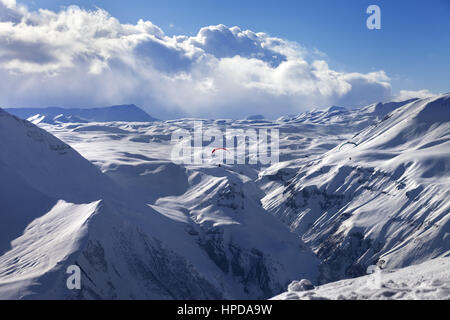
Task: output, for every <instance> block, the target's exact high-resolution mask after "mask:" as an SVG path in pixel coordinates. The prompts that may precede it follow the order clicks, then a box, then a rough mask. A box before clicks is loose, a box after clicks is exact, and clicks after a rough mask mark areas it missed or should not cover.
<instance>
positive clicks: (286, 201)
mask: <svg viewBox="0 0 450 320" xmlns="http://www.w3.org/2000/svg"><path fill="white" fill-rule="evenodd" d="M449 111H450V95H443V96H439V97H435V98H429V99H423V100H417V101H413V102H411V103H409V104H407V105H405V106H403V107H400V108H398V109H396V110H394V111H393V112H392V113H390V114H388V115H387V116H385V117H384V118H383V120H382V121H381V122H378V123H376V124H374V125H372V126H369V127H368V128H366V129H364V130H363V131H361V132H360V133H358V134H356V135H355V136H353V138H352V139H350V140H349V142H351V143H353V144H350V143H349V144H342V145H341V146H340V147H337V148H335V149H333V150H331V151H329V152H327V153H325V154H324V155H323V156H321V157H319V158H317V159H316V160H313V161H309V162H306V163H305V164H303V165H302V166H301V167H300V168H298V171H297V174H296V175H295V176H294V177H293V178H292V179H290V180H284V181H282V184H279V185H278V187H276V188H274V187H272V189H271V190H270V192H268V194H267V195H266V196H265V197H264V198H263V199H262V203H263V206H264V208H265V209H267V210H268V211H269V212H271V213H272V214H274V215H275V216H277V217H278V218H279V219H280V220H282V221H284V222H285V223H286V224H287V225H289V226H290V228H291V229H292V230H293V231H295V232H296V233H298V234H300V235H301V236H302V239H303V240H304V241H305V242H306V243H307V244H309V245H310V246H311V247H312V248H313V250H314V251H315V252H316V253H317V254H318V255H319V257H320V258H321V259H322V261H323V263H322V271H321V273H322V275H321V282H329V281H335V280H339V279H342V278H346V277H354V276H361V275H364V274H365V271H366V268H367V267H368V266H369V265H372V264H378V265H380V266H383V267H385V268H399V267H404V266H408V265H411V264H416V263H420V262H424V261H426V260H429V259H432V258H436V257H442V256H447V255H449V254H450V236H449V235H450V223H449V219H450V204H449V202H448V199H449V197H450V191H449V181H450V177H449V172H450V170H449V169H450V152H449V151H450V118H449V115H450V113H449ZM263 181H264V177H263V178H262V179H261V183H263Z"/></svg>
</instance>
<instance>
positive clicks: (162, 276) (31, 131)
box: [0, 111, 318, 299]
mask: <svg viewBox="0 0 450 320" xmlns="http://www.w3.org/2000/svg"><path fill="white" fill-rule="evenodd" d="M88 132H89V131H88ZM0 137H2V138H1V139H0V150H2V152H1V153H0V173H1V176H2V178H4V179H2V183H1V184H0V185H1V193H0V212H1V213H2V214H1V215H0V219H1V222H0V225H1V226H2V233H1V234H2V238H1V239H0V246H1V252H0V298H1V299H19V298H21V299H37V298H38V299H42V298H45V299H96V298H102V299H219V298H227V299H233V298H234V299H236V298H253V299H256V298H268V297H270V296H273V295H274V294H276V293H280V292H282V291H283V288H284V287H285V286H286V285H287V284H288V283H289V281H290V280H291V279H292V278H293V277H298V276H302V277H314V276H315V274H316V272H317V263H318V260H317V259H316V258H315V257H314V256H313V254H312V253H311V252H310V251H309V250H308V249H307V248H305V247H304V246H303V245H302V243H301V241H300V240H299V239H298V238H296V237H295V236H294V235H293V234H291V233H289V232H288V231H287V228H286V227H284V226H283V225H282V224H281V223H279V222H277V221H276V219H274V218H273V217H272V216H270V215H268V214H267V213H266V212H265V211H264V210H262V209H261V207H259V209H260V210H259V211H257V210H254V206H257V205H256V204H255V203H254V202H255V200H252V198H248V199H246V200H244V199H239V198H235V197H234V196H231V195H230V190H231V189H232V188H237V189H240V190H241V191H240V192H241V196H242V194H243V193H242V192H244V191H243V189H245V188H251V186H250V187H247V186H246V184H245V181H243V180H242V178H241V177H239V176H237V175H233V174H232V173H228V174H227V175H228V177H227V178H224V177H220V178H217V179H211V178H205V179H202V181H203V182H202V183H206V184H212V185H213V186H214V189H215V192H214V193H211V194H210V195H211V197H212V198H211V199H208V200H207V201H211V203H214V204H215V208H214V213H215V216H213V215H211V216H209V217H207V218H204V219H203V220H202V219H199V217H200V216H201V215H202V213H201V212H197V211H196V210H197V209H196V208H194V209H193V213H194V214H195V215H193V214H192V213H191V212H189V211H188V210H186V209H185V208H184V207H182V206H175V205H174V206H172V207H170V206H164V207H161V206H158V205H153V206H149V205H147V204H146V202H145V201H144V200H145V199H143V198H142V197H141V196H140V195H135V194H133V192H132V191H130V190H127V189H124V188H123V187H122V186H120V185H119V184H117V183H116V182H115V180H114V179H112V178H110V177H108V175H106V174H104V173H102V172H101V171H100V170H98V168H96V167H95V166H94V165H93V164H92V163H90V162H89V161H88V160H86V159H84V158H83V157H82V156H81V155H80V154H78V153H77V152H76V151H75V150H74V149H73V148H72V147H70V146H69V145H67V144H65V143H64V142H62V141H60V140H58V139H57V138H55V137H54V136H52V135H51V134H49V133H47V132H46V131H44V130H42V129H40V128H38V127H36V126H35V125H33V124H31V123H30V122H28V121H25V120H21V119H19V118H17V117H15V116H12V115H10V114H8V113H6V112H4V111H0ZM169 168H170V167H169ZM149 176H151V174H149ZM209 179H210V180H209ZM192 196H197V197H198V198H200V196H201V195H199V194H198V195H195V194H193V195H192ZM237 205H239V206H240V209H241V210H240V211H239V212H236V211H235V210H233V208H235V206H237ZM198 210H200V211H201V210H202V209H201V208H198ZM247 211H248V212H247ZM203 214H204V213H203ZM6 226H7V227H6ZM70 265H78V266H79V267H80V268H81V270H82V272H83V278H82V279H83V280H82V290H80V291H70V290H68V289H67V287H66V279H67V274H66V269H67V267H68V266H70Z"/></svg>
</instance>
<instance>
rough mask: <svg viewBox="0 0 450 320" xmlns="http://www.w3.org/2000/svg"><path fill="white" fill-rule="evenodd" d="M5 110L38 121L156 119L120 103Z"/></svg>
mask: <svg viewBox="0 0 450 320" xmlns="http://www.w3.org/2000/svg"><path fill="white" fill-rule="evenodd" d="M5 111H7V112H9V113H11V114H13V115H15V116H18V117H20V118H22V119H28V120H29V121H30V122H32V123H34V124H38V123H48V124H57V123H83V122H111V121H123V122H134V121H136V122H151V121H155V120H156V119H155V118H153V117H151V116H150V115H148V114H147V113H146V112H145V111H144V110H142V109H141V108H139V107H137V106H135V105H134V104H132V105H120V106H112V107H105V108H59V107H49V108H10V109H5Z"/></svg>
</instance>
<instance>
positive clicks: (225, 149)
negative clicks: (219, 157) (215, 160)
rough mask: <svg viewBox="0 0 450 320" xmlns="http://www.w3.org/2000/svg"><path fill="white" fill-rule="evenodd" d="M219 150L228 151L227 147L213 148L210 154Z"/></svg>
mask: <svg viewBox="0 0 450 320" xmlns="http://www.w3.org/2000/svg"><path fill="white" fill-rule="evenodd" d="M219 150H223V151H227V152H228V150H227V148H217V149H214V150H213V151H212V154H215V153H216V151H219Z"/></svg>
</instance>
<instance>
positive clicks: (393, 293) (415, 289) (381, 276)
mask: <svg viewBox="0 0 450 320" xmlns="http://www.w3.org/2000/svg"><path fill="white" fill-rule="evenodd" d="M449 296H450V258H441V259H434V260H430V261H427V262H424V263H422V264H419V265H415V266H410V267H406V268H403V269H399V270H389V271H381V270H378V271H376V272H375V273H374V274H372V275H368V276H364V277H360V278H355V279H347V280H342V281H339V282H333V283H329V284H326V285H323V286H320V287H316V288H313V289H312V290H307V291H300V290H298V286H295V283H294V285H291V286H290V290H289V291H287V292H285V293H283V294H281V295H278V296H276V297H274V298H273V300H324V299H331V300H446V299H448V297H449Z"/></svg>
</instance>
